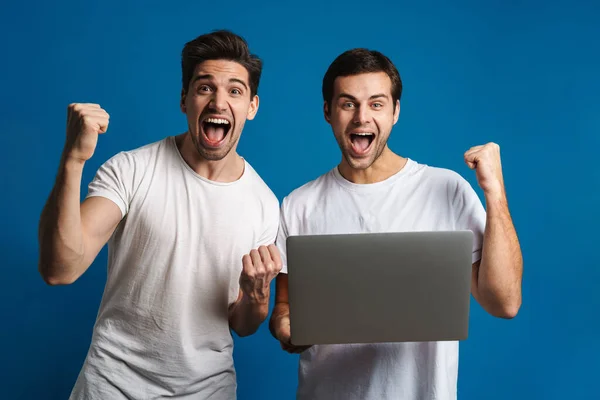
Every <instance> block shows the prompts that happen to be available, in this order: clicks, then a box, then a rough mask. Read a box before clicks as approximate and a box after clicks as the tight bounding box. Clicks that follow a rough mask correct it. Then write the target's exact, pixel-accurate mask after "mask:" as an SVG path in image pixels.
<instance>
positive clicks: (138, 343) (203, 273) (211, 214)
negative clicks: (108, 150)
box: [70, 137, 279, 400]
mask: <svg viewBox="0 0 600 400" xmlns="http://www.w3.org/2000/svg"><path fill="white" fill-rule="evenodd" d="M244 162H245V169H244V173H243V176H242V177H241V178H240V179H238V180H237V181H235V182H232V183H219V182H213V181H209V180H207V179H205V178H203V177H201V176H200V175H198V174H196V173H195V172H194V171H193V170H192V169H191V168H190V167H189V166H188V165H187V164H186V162H185V161H184V160H183V158H182V157H181V155H180V153H179V150H178V149H177V146H176V143H175V138H174V137H167V138H165V139H163V140H161V141H159V142H156V143H152V144H149V145H146V146H144V147H141V148H138V149H135V150H132V151H127V152H121V153H119V154H117V155H115V156H114V157H112V158H111V159H110V160H108V161H107V162H106V163H105V164H104V165H102V167H101V168H100V169H99V170H98V172H97V174H96V176H95V178H94V180H93V181H92V182H91V183H90V185H89V193H88V197H91V196H103V197H106V198H108V199H110V200H112V201H113V202H114V203H116V204H117V205H118V206H119V208H120V209H121V212H122V215H123V220H122V221H121V223H120V224H119V226H118V227H117V229H116V231H115V232H114V234H113V236H112V237H111V239H110V241H109V243H108V249H109V254H108V276H107V282H106V287H105V291H104V295H103V298H102V302H101V305H100V309H99V312H98V316H97V321H96V324H95V326H94V331H93V337H92V341H91V346H90V348H89V352H88V354H87V357H86V360H85V363H84V365H83V368H82V370H81V372H80V374H79V377H78V380H77V382H76V384H75V387H74V389H73V392H72V394H71V397H70V398H71V399H72V400H108V399H110V400H118V399H158V398H177V399H194V400H197V399H205V398H210V399H215V400H221V399H223V400H231V399H235V398H236V388H237V386H236V374H235V369H234V365H233V357H232V352H233V338H232V336H231V332H230V330H229V323H228V307H229V305H230V304H231V303H232V302H234V301H235V300H236V299H237V296H238V293H239V277H240V274H241V270H242V257H243V255H244V254H246V253H248V252H249V251H250V250H251V249H253V248H256V247H258V246H260V245H263V244H270V243H273V242H274V240H275V238H276V235H277V229H278V225H279V201H278V200H277V198H276V197H275V195H274V194H273V193H272V192H271V190H270V189H269V188H268V187H267V185H266V184H265V183H264V182H263V180H262V179H261V178H260V177H259V175H258V174H257V173H256V171H255V170H254V169H253V168H252V167H251V166H250V165H249V164H248V163H247V162H246V161H245V160H244Z"/></svg>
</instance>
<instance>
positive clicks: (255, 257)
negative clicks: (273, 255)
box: [250, 249, 264, 274]
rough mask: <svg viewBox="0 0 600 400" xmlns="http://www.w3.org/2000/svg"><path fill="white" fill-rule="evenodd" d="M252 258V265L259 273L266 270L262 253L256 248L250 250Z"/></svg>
mask: <svg viewBox="0 0 600 400" xmlns="http://www.w3.org/2000/svg"><path fill="white" fill-rule="evenodd" d="M250 258H252V266H253V267H254V270H255V271H256V273H257V274H258V273H260V272H261V271H263V270H264V267H263V264H262V260H261V257H260V253H259V252H258V251H257V250H256V249H253V250H252V251H250Z"/></svg>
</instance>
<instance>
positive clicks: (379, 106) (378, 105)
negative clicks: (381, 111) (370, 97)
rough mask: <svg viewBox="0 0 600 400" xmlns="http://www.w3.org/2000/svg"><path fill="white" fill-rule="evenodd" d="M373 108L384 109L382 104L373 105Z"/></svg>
mask: <svg viewBox="0 0 600 400" xmlns="http://www.w3.org/2000/svg"><path fill="white" fill-rule="evenodd" d="M373 107H374V108H381V107H383V104H381V103H373Z"/></svg>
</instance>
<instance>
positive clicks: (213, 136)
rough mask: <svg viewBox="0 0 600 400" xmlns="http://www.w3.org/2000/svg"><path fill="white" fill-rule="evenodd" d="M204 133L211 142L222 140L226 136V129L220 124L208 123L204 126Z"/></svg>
mask: <svg viewBox="0 0 600 400" xmlns="http://www.w3.org/2000/svg"><path fill="white" fill-rule="evenodd" d="M204 133H206V137H207V138H208V140H210V141H211V142H220V141H221V140H223V137H225V129H224V128H222V127H220V126H214V125H208V126H206V127H205V128H204Z"/></svg>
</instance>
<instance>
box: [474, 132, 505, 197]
mask: <svg viewBox="0 0 600 400" xmlns="http://www.w3.org/2000/svg"><path fill="white" fill-rule="evenodd" d="M465 162H466V163H467V165H468V166H469V168H471V169H474V170H475V174H476V176H477V183H479V186H480V187H481V189H482V190H483V192H484V193H485V194H486V195H490V194H491V195H502V194H503V193H504V180H503V177H502V163H501V162H500V146H498V145H497V144H496V143H487V144H485V145H481V146H475V147H471V148H470V149H469V150H468V151H467V152H466V153H465Z"/></svg>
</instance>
